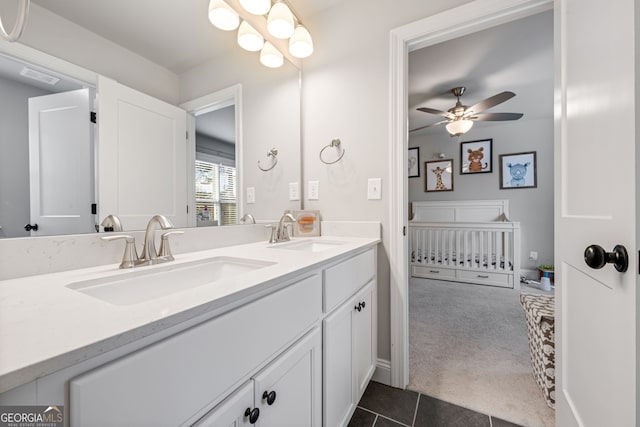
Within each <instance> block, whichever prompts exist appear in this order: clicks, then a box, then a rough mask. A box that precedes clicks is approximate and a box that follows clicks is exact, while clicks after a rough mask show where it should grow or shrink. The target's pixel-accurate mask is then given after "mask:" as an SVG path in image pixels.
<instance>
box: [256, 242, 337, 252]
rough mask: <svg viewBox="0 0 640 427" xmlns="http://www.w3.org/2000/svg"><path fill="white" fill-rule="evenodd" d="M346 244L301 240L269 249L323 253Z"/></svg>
mask: <svg viewBox="0 0 640 427" xmlns="http://www.w3.org/2000/svg"><path fill="white" fill-rule="evenodd" d="M344 243H345V242H340V241H335V240H322V241H319V240H299V241H293V242H288V243H278V244H276V245H274V246H269V247H270V248H271V249H286V250H289V251H308V252H321V251H325V250H327V249H334V248H336V247H337V246H340V245H344Z"/></svg>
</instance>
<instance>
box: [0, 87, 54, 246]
mask: <svg viewBox="0 0 640 427" xmlns="http://www.w3.org/2000/svg"><path fill="white" fill-rule="evenodd" d="M49 93H51V92H50V91H46V90H43V89H38V88H34V87H31V86H28V85H25V84H22V83H18V82H14V81H11V80H8V79H5V78H2V77H0V94H2V95H1V96H0V226H1V227H2V229H1V230H0V237H23V236H29V232H28V231H25V230H24V225H25V224H27V223H29V219H30V217H31V212H30V201H29V102H28V98H30V97H32V96H40V95H47V94H49Z"/></svg>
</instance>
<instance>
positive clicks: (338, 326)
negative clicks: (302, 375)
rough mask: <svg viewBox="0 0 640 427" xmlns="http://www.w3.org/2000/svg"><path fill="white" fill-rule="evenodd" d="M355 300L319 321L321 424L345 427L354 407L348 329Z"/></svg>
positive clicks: (351, 348)
mask: <svg viewBox="0 0 640 427" xmlns="http://www.w3.org/2000/svg"><path fill="white" fill-rule="evenodd" d="M354 301H355V298H352V299H351V300H349V301H347V302H346V303H344V304H343V305H342V306H340V307H339V308H338V309H337V310H336V311H334V312H333V313H332V314H331V315H329V316H327V318H326V319H324V321H323V338H324V348H323V352H324V358H323V366H324V369H323V379H324V390H323V393H324V395H323V401H324V408H323V409H324V425H325V426H326V427H337V426H346V425H347V423H348V421H349V418H350V417H351V414H352V413H353V410H354V406H355V405H356V403H357V401H356V400H354V395H353V391H354V383H353V372H352V360H353V345H352V340H351V330H352V322H353V314H354V313H355V312H356V310H355V306H354V304H353V303H354Z"/></svg>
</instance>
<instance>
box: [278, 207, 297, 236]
mask: <svg viewBox="0 0 640 427" xmlns="http://www.w3.org/2000/svg"><path fill="white" fill-rule="evenodd" d="M291 222H296V219H295V218H294V217H293V215H291V214H290V213H285V214H284V215H282V217H281V218H280V221H279V222H278V228H277V229H276V242H288V241H289V240H290V237H289V231H288V230H287V226H289V223H291Z"/></svg>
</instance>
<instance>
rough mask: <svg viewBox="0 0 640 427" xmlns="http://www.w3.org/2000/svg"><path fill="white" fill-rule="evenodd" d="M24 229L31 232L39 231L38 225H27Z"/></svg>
mask: <svg viewBox="0 0 640 427" xmlns="http://www.w3.org/2000/svg"><path fill="white" fill-rule="evenodd" d="M24 229H25V230H27V231H31V230H33V231H38V224H33V225H31V224H27V225H25V226H24Z"/></svg>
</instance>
